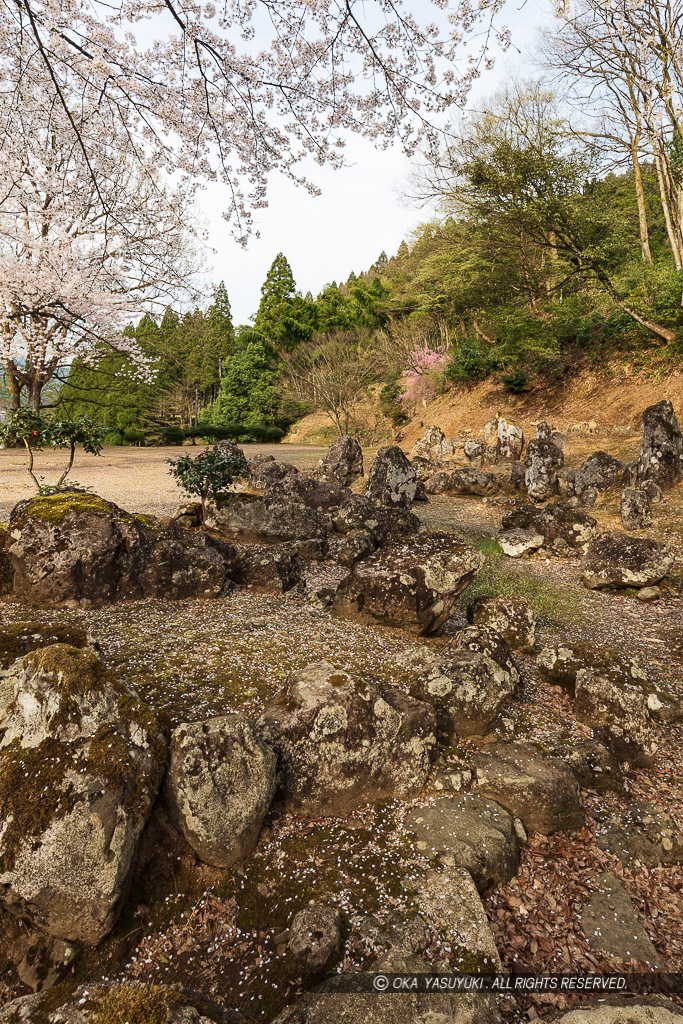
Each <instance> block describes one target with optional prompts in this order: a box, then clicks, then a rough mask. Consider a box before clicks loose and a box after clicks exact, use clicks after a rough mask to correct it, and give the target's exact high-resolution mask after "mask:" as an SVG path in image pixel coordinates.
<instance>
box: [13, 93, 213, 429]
mask: <svg viewBox="0 0 683 1024" xmlns="http://www.w3.org/2000/svg"><path fill="white" fill-rule="evenodd" d="M76 96H77V93H76V91H75V90H74V89H71V91H70V93H69V98H70V100H71V101H72V102H74V107H75V99H76ZM12 102H13V100H12V99H11V98H10V99H8V98H7V97H2V98H1V99H0V117H1V116H5V117H6V118H10V117H11V120H12V123H13V132H12V134H11V135H9V136H5V139H4V144H3V146H2V147H0V182H2V186H1V188H2V192H0V363H1V364H2V368H3V370H4V374H5V379H6V383H7V387H8V389H9V392H10V397H11V404H12V407H13V408H15V409H16V408H19V407H20V406H21V405H22V395H23V396H24V399H23V401H24V403H25V404H26V405H27V406H28V407H29V408H30V409H31V410H34V411H35V412H38V411H39V409H40V407H41V397H42V391H43V388H44V387H45V385H46V384H47V383H48V381H50V380H51V379H53V378H54V377H55V375H56V374H57V373H58V371H59V370H60V368H65V367H68V365H69V363H70V362H71V360H72V359H73V358H74V357H76V356H81V357H83V358H84V359H85V360H86V361H87V360H88V359H95V358H96V357H97V355H98V353H99V352H101V351H102V348H103V346H104V349H105V350H106V349H107V347H108V348H110V349H115V350H118V351H120V352H125V353H128V354H129V355H130V356H131V357H132V359H133V361H134V362H136V363H137V365H138V368H139V372H141V373H145V372H149V371H150V368H148V367H145V365H144V360H143V359H142V356H141V353H140V352H139V350H138V349H137V346H136V344H135V341H134V339H131V338H128V337H126V336H125V335H124V334H123V333H122V332H123V329H124V328H125V326H126V324H127V323H129V322H130V321H131V319H133V318H134V317H139V316H140V315H141V314H142V312H144V311H146V310H149V309H150V308H153V307H154V305H155V304H161V305H166V304H167V303H168V301H169V298H170V297H171V296H173V295H177V294H178V291H179V290H180V289H181V288H185V287H186V286H187V282H188V279H191V272H192V269H193V263H192V260H193V250H192V247H191V246H190V245H189V239H188V230H187V228H186V226H185V225H186V223H187V222H188V220H189V216H190V214H189V207H188V204H189V203H190V202H191V199H192V196H191V194H188V193H187V192H186V191H184V192H183V194H182V195H181V194H180V193H177V192H176V193H173V192H170V191H169V190H167V189H164V188H162V187H161V185H160V183H159V181H158V179H157V177H156V176H155V174H154V173H153V170H152V169H151V167H150V166H149V164H148V163H145V162H142V161H139V160H134V159H133V158H132V157H131V154H130V150H129V146H128V140H127V137H126V135H125V133H122V131H121V129H120V126H119V125H118V124H117V123H116V121H115V120H113V119H111V118H108V117H107V116H104V117H103V116H102V111H100V110H99V109H98V108H97V107H96V106H93V107H89V106H88V103H87V96H84V95H83V93H81V98H80V107H79V114H78V122H77V126H78V132H79V137H78V138H77V137H75V136H74V134H73V132H72V130H71V123H70V121H69V119H68V118H67V116H66V114H65V111H64V108H63V106H62V104H61V103H60V102H59V101H58V100H57V99H56V98H55V97H54V96H51V95H49V94H47V95H46V94H45V93H44V92H42V91H40V90H39V89H34V90H33V91H32V92H30V93H25V94H24V95H23V96H22V100H21V104H20V105H19V106H17V107H15V108H14V109H12V110H11V112H8V111H7V109H6V108H7V106H8V104H11V103H12ZM107 113H108V112H107V111H105V115H106V114H107ZM80 139H85V140H86V141H87V142H88V144H91V145H90V148H89V154H88V156H87V159H86V155H85V153H84V151H83V147H82V146H81V145H80V141H79V140H80Z"/></svg>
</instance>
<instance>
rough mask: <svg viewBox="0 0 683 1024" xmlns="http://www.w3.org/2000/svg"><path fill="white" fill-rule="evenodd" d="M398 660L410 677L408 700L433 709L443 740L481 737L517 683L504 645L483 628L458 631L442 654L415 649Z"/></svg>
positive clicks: (498, 638) (513, 665)
mask: <svg viewBox="0 0 683 1024" xmlns="http://www.w3.org/2000/svg"><path fill="white" fill-rule="evenodd" d="M468 641H469V643H470V644H471V645H472V646H471V647H470V646H469V645H468ZM398 661H399V664H400V665H402V666H403V667H404V668H406V669H407V670H408V671H409V672H410V673H411V674H412V675H413V680H412V682H411V684H410V692H411V693H412V695H413V696H414V697H416V698H417V699H418V700H420V701H424V702H425V703H427V704H431V705H432V707H433V708H434V710H435V712H436V717H437V723H438V729H439V735H440V737H442V738H443V739H446V740H453V739H455V738H457V737H458V736H477V735H484V734H485V733H487V732H488V731H489V730H490V729H491V727H492V726H493V724H494V723H495V720H496V718H497V716H498V713H499V711H500V709H501V707H502V705H503V703H504V702H505V701H506V700H507V698H508V697H510V696H512V694H513V693H514V692H515V689H516V686H517V683H518V682H519V672H518V671H517V668H516V666H515V663H514V661H513V659H512V657H511V655H510V651H509V649H508V648H507V645H506V644H505V642H504V641H503V640H502V639H501V637H500V636H499V635H498V634H497V633H494V631H493V630H489V629H486V628H482V629H474V630H462V631H461V632H460V633H459V634H458V635H457V639H456V645H455V646H454V647H452V648H451V647H449V649H447V650H444V651H433V650H431V649H429V648H427V647H420V648H415V649H413V650H410V651H407V652H406V653H405V654H403V655H402V656H401V657H399V659H398Z"/></svg>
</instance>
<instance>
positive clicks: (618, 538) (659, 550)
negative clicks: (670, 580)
mask: <svg viewBox="0 0 683 1024" xmlns="http://www.w3.org/2000/svg"><path fill="white" fill-rule="evenodd" d="M673 563H674V556H673V554H671V553H670V552H669V551H668V550H667V548H666V546H665V545H664V544H661V543H660V542H659V541H656V540H648V539H646V538H644V537H629V535H628V534H627V533H621V532H619V531H617V530H614V531H612V532H610V533H601V534H600V535H599V536H598V537H596V538H595V540H592V541H591V542H590V544H589V545H588V548H587V549H586V553H585V555H584V556H583V558H582V560H581V577H582V579H583V582H584V583H585V584H586V586H587V587H590V588H591V590H596V589H598V588H599V587H650V586H652V585H653V584H654V583H659V581H660V580H661V579H662V578H663V577H664V576H666V574H667V572H668V571H669V569H670V568H671V566H672V565H673Z"/></svg>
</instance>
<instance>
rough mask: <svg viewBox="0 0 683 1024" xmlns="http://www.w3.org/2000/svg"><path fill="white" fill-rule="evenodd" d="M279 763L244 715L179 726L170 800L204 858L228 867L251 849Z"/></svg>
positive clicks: (174, 816)
mask: <svg viewBox="0 0 683 1024" xmlns="http://www.w3.org/2000/svg"><path fill="white" fill-rule="evenodd" d="M275 763H276V758H275V753H274V751H273V750H271V749H270V747H267V746H266V744H265V743H262V742H261V740H259V739H258V738H257V737H256V735H255V734H254V731H253V729H252V727H251V725H250V724H249V723H248V722H247V721H245V720H244V719H243V718H242V717H241V716H240V715H226V716H223V717H221V718H212V719H210V720H209V721H206V722H193V723H191V724H184V725H179V726H178V728H177V729H176V730H175V732H174V733H173V735H172V737H171V747H170V761H169V767H168V773H167V775H166V779H165V782H164V799H165V801H166V806H167V808H168V813H169V817H170V819H171V821H172V822H173V824H174V825H175V827H176V828H177V829H178V831H179V832H181V833H182V834H183V836H184V837H185V839H186V840H187V841H188V843H189V844H190V846H191V847H192V849H193V850H194V851H195V853H196V854H197V856H198V857H199V859H200V860H202V861H204V862H205V863H206V864H212V865H214V867H227V866H228V865H230V864H234V863H235V861H238V860H242V859H243V858H244V857H246V856H248V855H249V854H250V853H251V851H252V850H253V849H254V847H255V846H256V843H257V841H258V837H259V833H260V831H261V825H262V824H263V819H264V817H265V815H266V813H267V811H268V808H269V807H270V803H271V800H272V798H273V794H274V792H275Z"/></svg>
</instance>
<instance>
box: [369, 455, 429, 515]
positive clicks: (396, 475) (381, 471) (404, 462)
mask: <svg viewBox="0 0 683 1024" xmlns="http://www.w3.org/2000/svg"><path fill="white" fill-rule="evenodd" d="M416 490H417V476H416V473H415V470H414V469H413V467H412V466H411V465H410V462H409V461H408V459H407V457H406V455H405V452H404V451H403V450H402V449H401V448H399V447H398V445H396V444H392V445H387V446H386V447H385V448H380V450H379V451H378V452H377V455H375V458H374V459H373V461H372V465H371V466H370V472H369V474H368V486H367V490H366V492H365V493H366V495H367V497H368V498H370V499H371V500H372V501H378V502H380V504H382V505H389V506H394V505H401V506H403V507H408V506H409V505H410V504H411V502H412V501H413V499H414V498H415V491H416Z"/></svg>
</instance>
